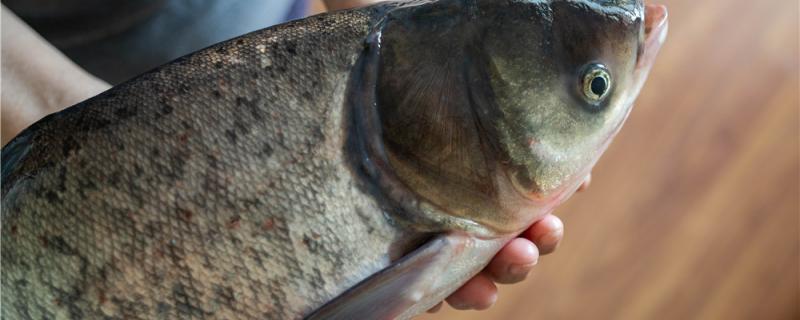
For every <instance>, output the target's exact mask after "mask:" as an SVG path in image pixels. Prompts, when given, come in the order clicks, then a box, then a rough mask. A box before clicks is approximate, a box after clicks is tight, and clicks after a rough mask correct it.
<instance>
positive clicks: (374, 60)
mask: <svg viewBox="0 0 800 320" xmlns="http://www.w3.org/2000/svg"><path fill="white" fill-rule="evenodd" d="M666 25H667V24H666V10H665V8H664V7H662V6H656V5H647V6H645V5H644V4H643V2H642V1H641V0H550V1H548V0H530V1H522V0H519V1H505V0H441V1H409V2H387V3H381V4H378V5H375V6H371V7H366V8H360V9H354V10H347V11H340V12H333V13H328V14H322V15H317V16H313V17H309V18H306V19H302V20H297V21H293V22H289V23H286V24H283V25H279V26H275V27H271V28H268V29H264V30H261V31H256V32H254V33H251V34H247V35H244V36H242V37H239V38H235V39H232V40H229V41H226V42H223V43H220V44H218V45H214V46H212V47H209V48H207V49H204V50H201V51H198V52H196V53H193V54H190V55H188V56H186V57H183V58H180V59H178V60H176V61H173V62H171V63H168V64H166V65H164V66H162V67H159V68H157V69H155V70H153V71H150V72H147V73H145V74H143V75H141V76H139V77H136V78H134V79H132V80H130V81H128V82H125V83H123V84H120V85H118V86H116V87H114V88H112V89H110V90H108V91H106V92H104V93H102V94H100V95H98V96H96V97H93V98H91V99H89V100H86V101H84V102H82V103H79V104H77V105H75V106H72V107H70V108H68V109H66V110H64V111H62V112H59V113H56V114H52V115H50V116H48V117H46V118H44V119H42V120H41V121H39V122H37V123H35V124H34V125H32V126H31V127H29V128H27V129H26V130H25V131H23V132H22V133H20V134H19V135H18V136H17V137H15V138H14V139H13V140H12V141H11V142H9V143H8V144H7V145H6V146H4V147H3V149H2V306H3V307H2V316H3V318H4V319H34V318H35V319H40V318H49V319H99V318H103V319H123V318H124V319H139V318H142V319H167V318H218V319H264V318H267V319H298V318H307V319H390V318H410V317H412V316H414V315H416V314H419V313H421V312H424V311H425V310H427V309H428V308H430V307H432V306H434V305H435V304H436V303H438V302H439V301H441V300H442V299H444V298H445V297H446V296H448V295H449V294H450V293H452V292H453V291H454V290H455V289H457V288H458V287H459V286H461V285H462V284H463V283H464V282H466V281H467V280H468V279H469V278H471V277H472V276H474V275H475V274H476V273H478V272H479V271H480V270H481V269H482V268H483V267H484V266H485V265H486V264H487V263H488V262H489V261H490V259H491V258H492V257H493V256H494V254H495V253H496V252H497V251H498V250H499V249H500V248H501V247H502V246H503V245H505V244H506V243H507V242H508V241H510V240H511V239H513V238H514V237H515V236H517V235H518V234H519V233H520V232H521V231H522V230H524V229H525V228H526V227H528V226H529V225H531V224H532V223H533V222H534V221H536V220H537V219H539V218H540V217H542V216H543V215H544V214H546V213H549V212H550V211H552V210H553V208H554V207H556V206H557V205H558V204H560V203H561V202H563V201H564V200H566V199H567V198H568V197H569V196H570V195H571V194H572V193H573V192H574V191H575V190H576V188H577V187H578V185H579V184H580V182H581V181H582V180H583V178H584V177H585V176H586V175H587V174H588V173H589V171H590V170H591V168H592V166H593V165H594V163H595V162H596V161H597V159H598V157H599V156H600V155H601V153H602V152H603V151H604V150H605V148H606V147H607V146H608V144H609V143H610V141H611V139H612V137H613V136H614V135H615V134H616V132H617V131H618V130H619V129H620V127H621V125H622V123H623V122H624V120H625V118H626V117H627V115H628V113H629V112H630V110H631V106H632V104H633V102H634V99H635V98H636V96H637V95H638V93H639V90H640V89H641V87H642V85H643V83H644V81H645V78H646V76H647V73H648V71H649V70H650V66H651V65H652V63H653V61H654V58H655V55H656V53H657V52H658V49H659V47H660V45H661V43H662V42H663V41H664V38H665V35H666V29H667V27H666ZM165 45H168V44H165Z"/></svg>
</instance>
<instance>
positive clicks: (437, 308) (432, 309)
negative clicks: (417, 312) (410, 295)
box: [428, 302, 444, 313]
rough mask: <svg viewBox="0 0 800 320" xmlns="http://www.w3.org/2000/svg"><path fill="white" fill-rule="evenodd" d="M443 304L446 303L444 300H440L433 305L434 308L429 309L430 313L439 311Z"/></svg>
mask: <svg viewBox="0 0 800 320" xmlns="http://www.w3.org/2000/svg"><path fill="white" fill-rule="evenodd" d="M442 305H444V302H439V303H438V304H437V305H435V306H433V308H430V309H428V313H437V312H439V309H441V308H442Z"/></svg>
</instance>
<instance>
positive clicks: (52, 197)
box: [45, 190, 61, 203]
mask: <svg viewBox="0 0 800 320" xmlns="http://www.w3.org/2000/svg"><path fill="white" fill-rule="evenodd" d="M45 198H47V201H49V202H50V203H53V202H61V198H59V197H58V194H56V193H55V192H53V190H48V191H47V192H46V193H45Z"/></svg>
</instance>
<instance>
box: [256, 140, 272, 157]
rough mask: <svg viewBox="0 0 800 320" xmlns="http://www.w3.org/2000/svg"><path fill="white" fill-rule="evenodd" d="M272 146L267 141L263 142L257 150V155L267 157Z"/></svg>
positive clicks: (270, 154) (270, 153)
mask: <svg viewBox="0 0 800 320" xmlns="http://www.w3.org/2000/svg"><path fill="white" fill-rule="evenodd" d="M273 151H274V150H272V146H270V145H269V142H264V145H263V146H261V151H259V155H260V156H262V157H265V158H269V157H270V156H272V152H273Z"/></svg>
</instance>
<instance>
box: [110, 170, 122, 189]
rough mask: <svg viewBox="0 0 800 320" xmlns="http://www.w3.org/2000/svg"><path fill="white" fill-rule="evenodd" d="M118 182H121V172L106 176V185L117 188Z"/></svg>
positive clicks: (116, 171)
mask: <svg viewBox="0 0 800 320" xmlns="http://www.w3.org/2000/svg"><path fill="white" fill-rule="evenodd" d="M120 182H122V172H120V170H114V171H112V172H111V174H109V176H108V184H110V185H111V186H113V187H114V188H118V187H119V184H120Z"/></svg>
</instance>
